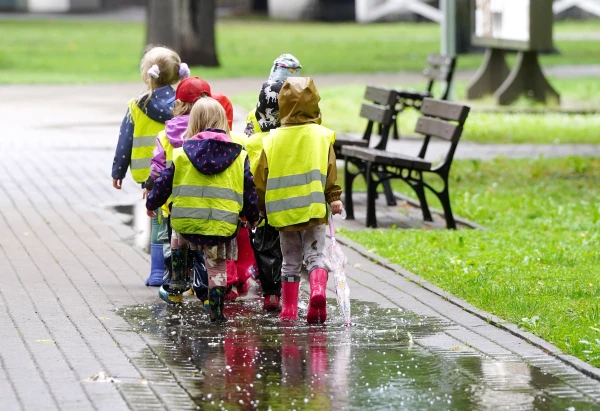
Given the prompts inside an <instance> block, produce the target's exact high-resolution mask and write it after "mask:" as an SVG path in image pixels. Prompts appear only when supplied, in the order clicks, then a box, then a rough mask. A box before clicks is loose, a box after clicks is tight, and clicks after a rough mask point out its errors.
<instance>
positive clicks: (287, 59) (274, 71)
mask: <svg viewBox="0 0 600 411" xmlns="http://www.w3.org/2000/svg"><path fill="white" fill-rule="evenodd" d="M301 68H302V65H301V64H300V61H299V60H298V59H297V58H296V57H294V56H293V55H291V54H282V55H281V56H279V57H277V58H276V59H275V61H274V62H273V67H272V68H271V73H270V74H269V80H270V81H281V82H284V81H285V79H287V78H288V77H299V76H300V69H301Z"/></svg>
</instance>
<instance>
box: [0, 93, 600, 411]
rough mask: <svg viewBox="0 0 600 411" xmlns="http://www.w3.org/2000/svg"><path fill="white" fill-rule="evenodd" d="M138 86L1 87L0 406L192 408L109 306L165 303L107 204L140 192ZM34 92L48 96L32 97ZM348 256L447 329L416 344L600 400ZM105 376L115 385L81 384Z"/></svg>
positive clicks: (587, 386)
mask: <svg viewBox="0 0 600 411" xmlns="http://www.w3.org/2000/svg"><path fill="white" fill-rule="evenodd" d="M222 85H223V88H225V86H226V84H225V83H223V84H222ZM219 86H221V84H219ZM136 88H137V87H136ZM136 88H133V87H131V86H102V87H87V86H86V87H83V86H81V87H69V88H59V87H31V88H29V87H24V88H21V87H2V88H0V93H1V94H2V96H3V99H2V101H1V102H0V112H2V113H3V114H4V118H5V119H6V120H5V124H4V133H3V134H2V137H1V138H0V149H1V150H2V160H3V161H2V162H1V163H0V224H1V225H2V227H3V233H2V235H1V236H0V274H1V275H0V278H2V282H3V287H2V288H1V289H0V313H1V314H0V335H1V336H2V344H0V398H2V404H3V406H2V409H6V410H18V409H27V410H41V409H48V410H53V409H61V410H69V409H72V410H87V409H110V410H111V411H115V410H121V409H187V408H195V405H194V403H193V401H192V399H191V396H192V394H193V381H192V380H191V379H189V378H188V377H186V375H185V374H182V372H181V371H180V370H178V369H174V368H170V367H169V366H167V365H166V364H165V363H164V362H161V360H160V358H156V359H154V360H152V361H150V360H148V361H141V360H140V359H139V353H140V352H141V351H143V350H148V349H151V347H153V344H155V342H154V341H152V340H150V338H149V337H148V336H147V335H144V334H138V333H135V332H131V331H130V327H129V325H128V324H127V323H126V322H125V320H123V319H122V318H121V317H119V316H117V315H116V314H115V309H117V308H119V307H123V306H127V305H135V304H146V303H154V302H156V301H157V297H156V289H155V288H146V287H144V286H143V282H144V280H145V278H146V275H147V271H148V266H149V258H148V256H147V255H146V254H144V253H143V252H142V251H141V250H140V249H138V248H136V247H135V246H134V245H133V243H134V240H135V236H136V233H135V232H134V230H133V229H132V228H131V227H129V226H127V225H125V224H123V222H122V220H121V218H120V217H119V216H118V215H116V214H115V213H113V212H111V211H110V206H112V205H115V204H125V205H131V204H136V203H137V202H140V201H141V193H140V190H139V189H138V188H137V187H136V185H135V184H134V183H133V181H132V180H129V179H128V180H127V181H126V182H125V183H124V186H125V187H124V190H123V191H122V192H119V191H117V190H114V189H113V188H112V187H111V186H110V165H111V162H112V156H113V145H114V143H115V139H116V133H117V129H118V123H119V122H120V120H121V116H122V115H123V114H124V107H125V105H124V102H125V101H126V100H127V98H128V97H130V96H131V95H132V90H133V89H136ZM217 89H218V88H217ZM225 91H226V90H225ZM34 97H35V98H36V99H37V101H42V102H43V104H39V105H38V104H34V105H32V104H31V101H34ZM346 252H347V253H348V256H349V258H350V261H351V267H350V268H349V273H348V274H349V277H350V279H351V287H352V292H353V296H355V297H356V298H360V299H362V300H365V301H373V302H377V303H379V304H382V305H383V306H386V307H401V308H403V309H406V310H411V311H414V312H415V313H417V314H418V315H423V316H429V317H431V318H434V319H439V320H440V321H443V322H444V323H445V324H449V325H448V326H447V327H446V328H444V330H443V331H442V332H440V333H439V334H436V336H435V337H429V338H423V339H421V340H419V339H416V340H415V343H416V344H420V345H422V346H424V347H429V348H431V349H435V350H439V351H444V352H448V351H451V350H454V349H456V347H461V348H460V350H464V351H465V352H472V353H473V355H488V356H491V357H493V358H499V359H506V358H508V359H510V360H511V361H518V362H522V361H527V362H529V363H532V364H534V365H537V366H539V367H540V368H541V369H542V370H544V371H545V372H548V373H551V374H554V375H556V376H557V378H561V379H562V380H563V381H565V383H566V384H567V385H568V386H569V387H570V388H569V390H570V391H569V392H567V393H566V394H565V395H567V396H571V397H572V398H591V399H595V400H600V384H599V383H598V382H597V381H594V380H592V379H590V378H587V377H585V376H583V375H582V374H581V373H579V372H576V371H575V370H574V369H572V368H570V367H568V366H566V365H564V364H563V363H561V362H560V361H558V360H556V359H555V358H554V357H552V356H549V355H548V354H546V353H545V352H544V351H543V350H542V349H539V348H536V347H534V346H532V345H529V344H527V343H526V342H525V341H523V340H522V339H520V338H518V337H516V336H514V335H512V334H510V333H508V332H505V331H502V330H500V329H498V328H497V327H494V326H492V325H490V324H488V323H487V322H486V321H484V320H482V319H480V318H478V317H476V316H472V315H470V314H465V312H464V311H463V310H461V309H460V308H459V307H457V306H456V305H454V304H452V303H450V302H448V301H445V300H444V299H442V298H440V297H439V296H436V295H435V294H434V293H431V292H429V291H427V290H425V289H424V288H421V287H419V286H418V285H416V284H415V283H414V282H411V281H408V280H407V279H406V278H404V277H402V276H399V275H397V274H395V273H394V272H393V271H391V270H389V269H386V268H384V267H381V266H377V265H374V264H373V263H371V262H369V260H368V259H367V258H365V257H363V256H361V255H359V254H358V253H356V252H355V251H352V250H350V249H346ZM101 371H102V372H106V373H108V374H110V375H114V376H116V377H117V378H118V379H119V380H120V383H119V384H111V383H101V382H89V381H86V380H88V379H89V377H90V376H92V375H96V374H98V373H99V372H101ZM158 380H160V383H153V381H158ZM571 397H570V398H571Z"/></svg>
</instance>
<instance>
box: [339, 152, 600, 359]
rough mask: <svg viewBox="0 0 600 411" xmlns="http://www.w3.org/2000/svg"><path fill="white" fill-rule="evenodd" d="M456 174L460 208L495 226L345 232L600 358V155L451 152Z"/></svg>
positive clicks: (565, 346)
mask: <svg viewBox="0 0 600 411" xmlns="http://www.w3.org/2000/svg"><path fill="white" fill-rule="evenodd" d="M451 177H452V179H453V181H452V183H451V193H452V194H451V195H452V200H453V202H452V206H453V208H454V211H455V212H456V214H457V215H460V216H464V217H467V218H469V219H471V220H474V221H476V222H478V223H480V224H483V225H485V226H487V227H488V228H489V229H490V230H489V231H478V230H460V231H437V230H382V229H379V230H363V231H356V232H348V231H346V232H345V233H344V234H345V235H346V236H348V237H349V238H351V239H353V240H354V241H357V242H358V243H361V244H363V245H364V246H365V247H367V248H368V249H370V250H372V251H374V252H376V253H377V254H380V255H382V256H384V257H386V258H389V259H391V260H392V261H394V262H395V263H397V264H399V265H401V266H403V267H406V268H407V269H409V270H410V271H412V272H414V273H415V274H418V275H420V276H421V277H423V278H425V279H427V280H429V281H431V282H432V283H434V284H437V285H438V286H440V287H442V288H444V289H445V290H447V291H449V292H451V293H453V294H455V295H457V296H459V297H461V298H464V299H465V300H467V301H468V302H470V303H472V304H473V305H475V306H477V307H479V308H481V309H483V310H486V311H488V312H491V313H494V314H496V315H498V316H500V317H502V318H505V319H506V320H508V321H510V322H514V323H517V324H519V325H520V326H522V327H523V328H525V329H527V330H529V331H532V332H533V333H535V334H537V335H539V336H540V337H542V338H545V339H546V340H548V341H551V342H553V343H554V344H556V345H557V346H558V347H560V348H561V349H562V350H564V351H565V352H567V353H571V354H573V355H576V356H578V357H579V358H582V359H584V360H587V361H589V362H590V363H591V364H593V365H595V366H600V235H599V233H600V190H598V186H599V185H600V160H596V159H585V158H569V159H543V158H540V159H534V160H508V159H502V158H500V159H497V160H494V161H489V162H480V161H455V166H453V170H452V175H451ZM399 184H400V183H399ZM396 189H399V190H401V191H404V192H405V193H409V192H408V191H406V189H405V186H404V185H403V184H401V185H398V186H397V187H396ZM413 197H414V195H413ZM430 202H431V205H432V207H438V208H441V207H440V206H439V203H437V202H436V201H435V200H434V199H433V197H430Z"/></svg>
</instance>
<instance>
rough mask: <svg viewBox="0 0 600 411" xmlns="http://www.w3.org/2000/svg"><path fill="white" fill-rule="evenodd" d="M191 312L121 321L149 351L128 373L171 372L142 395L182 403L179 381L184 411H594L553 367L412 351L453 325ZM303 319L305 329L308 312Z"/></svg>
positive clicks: (382, 317)
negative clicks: (215, 319) (317, 322)
mask: <svg viewBox="0 0 600 411" xmlns="http://www.w3.org/2000/svg"><path fill="white" fill-rule="evenodd" d="M188 301H189V302H187V303H186V304H184V306H183V307H181V308H173V307H166V306H165V305H164V304H160V303H159V304H151V305H140V306H130V307H125V308H122V309H119V310H118V314H119V315H121V316H123V317H124V318H125V319H126V320H127V322H128V324H129V325H130V328H129V331H130V332H135V333H138V332H142V333H146V334H148V335H150V336H151V337H152V340H153V342H154V343H153V345H152V347H151V348H150V349H149V350H146V351H144V352H142V353H140V355H139V356H138V357H136V358H133V359H132V361H133V363H134V364H139V366H140V367H142V368H144V367H145V366H146V367H147V368H148V370H152V369H155V370H156V369H162V370H165V369H168V370H170V373H165V374H161V373H158V374H156V375H155V378H153V379H150V380H148V381H147V382H148V384H151V385H156V386H159V387H162V389H163V392H162V393H161V396H162V397H163V398H167V399H169V398H171V399H172V400H175V398H177V392H176V391H175V392H173V393H169V387H170V386H172V383H173V382H174V381H177V383H178V384H179V385H180V386H181V388H183V390H184V391H185V392H186V393H187V396H188V398H189V400H190V401H182V400H183V399H184V398H179V399H178V400H179V401H182V402H179V403H178V408H179V407H181V408H179V409H194V408H195V407H194V405H195V406H196V407H199V408H198V409H207V410H209V409H219V410H248V409H261V410H268V409H272V410H277V409H281V410H364V409H373V410H397V409H406V410H451V409H453V410H456V409H460V410H480V409H489V410H497V409H511V410H512V409H522V410H530V409H535V410H558V409H560V410H587V409H598V404H597V403H595V402H594V400H593V398H591V397H590V396H589V395H588V392H586V391H589V390H594V389H597V388H598V387H597V385H592V386H590V388H586V387H588V386H589V384H586V383H589V381H585V380H587V379H586V378H577V376H575V375H573V374H572V373H568V372H567V373H566V374H565V373H564V370H563V369H561V368H562V367H560V365H559V364H550V363H545V364H543V365H540V366H536V365H531V364H527V363H526V362H524V361H522V360H518V359H515V358H505V359H501V358H493V357H488V356H483V355H481V354H480V353H477V352H476V351H475V350H472V349H470V348H469V347H466V346H461V345H457V346H455V347H451V348H450V349H445V350H444V349H434V348H432V347H428V346H426V345H424V344H421V343H419V340H427V339H429V338H431V337H434V336H435V335H437V334H439V333H441V332H442V331H443V330H444V328H446V327H450V326H451V325H450V324H445V323H443V322H441V321H440V320H439V319H436V318H427V317H420V316H417V315H415V314H413V313H410V312H407V311H405V310H402V309H398V308H397V309H389V308H381V307H379V306H378V305H377V304H374V303H365V302H360V301H354V305H353V311H354V313H355V316H354V318H353V323H354V324H353V326H352V327H351V328H347V327H344V326H343V318H342V317H341V316H340V315H339V314H337V312H336V310H335V305H334V304H335V300H331V301H329V304H330V305H329V308H330V310H329V312H330V315H331V317H330V319H329V323H328V324H327V325H324V326H307V325H305V323H304V322H303V321H302V320H299V321H298V322H296V323H282V322H280V321H279V319H278V318H277V315H276V314H270V313H264V312H262V310H261V306H260V302H259V301H257V300H255V301H236V302H229V303H228V304H227V307H226V315H227V316H228V317H229V318H230V321H229V322H228V323H227V324H226V325H224V326H217V325H214V324H211V323H210V321H209V319H208V314H207V313H206V312H205V311H204V310H203V309H202V308H201V305H200V304H199V302H198V301H194V300H193V297H192V298H190V299H188ZM301 308H302V309H301V311H300V318H302V316H303V314H304V315H305V310H306V304H304V306H301ZM332 314H333V315H332ZM552 366H554V367H556V366H558V369H561V370H560V371H561V372H557V374H561V375H554V374H553V372H552ZM555 369H556V368H555ZM169 394H171V395H169ZM166 405H167V406H168V404H166Z"/></svg>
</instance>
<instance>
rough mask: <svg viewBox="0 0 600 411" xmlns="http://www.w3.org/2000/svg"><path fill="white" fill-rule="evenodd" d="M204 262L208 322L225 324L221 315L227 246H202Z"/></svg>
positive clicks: (224, 288)
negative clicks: (206, 281) (208, 307)
mask: <svg viewBox="0 0 600 411" xmlns="http://www.w3.org/2000/svg"><path fill="white" fill-rule="evenodd" d="M203 249H204V261H205V264H206V271H207V272H208V288H209V292H208V297H209V304H210V320H211V321H212V322H225V321H227V317H225V315H224V314H223V308H224V305H225V293H226V289H227V244H220V245H218V246H212V247H210V246H204V247H203Z"/></svg>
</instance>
